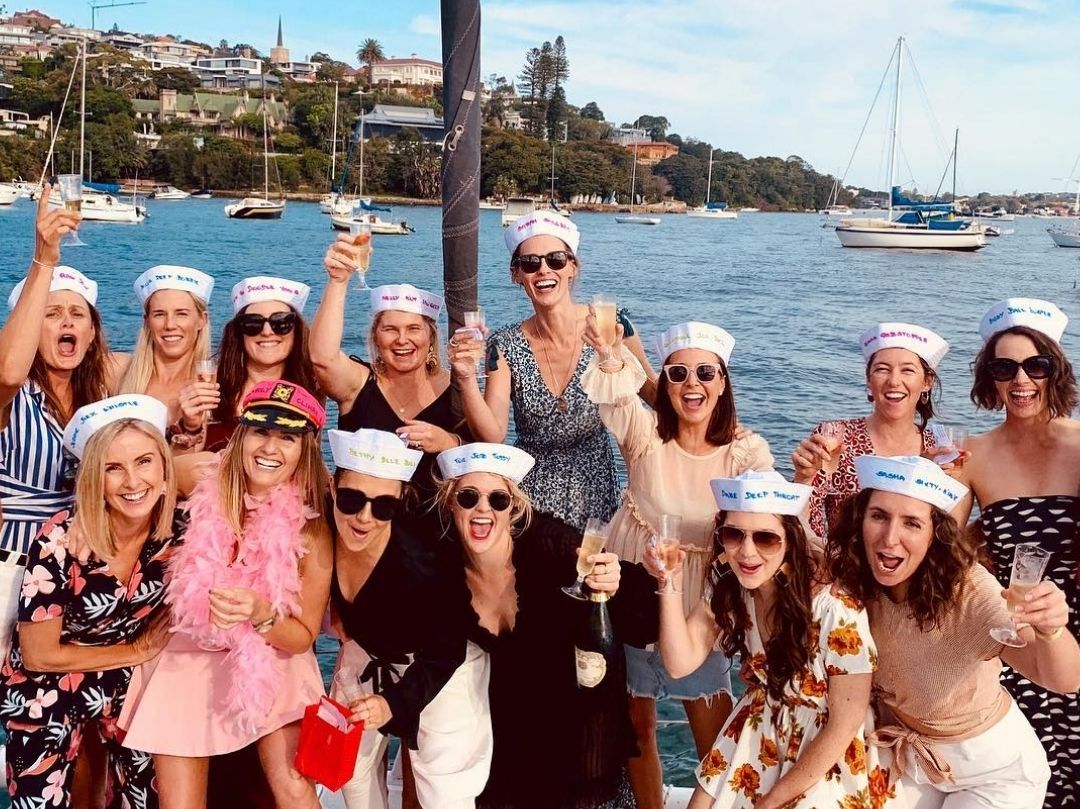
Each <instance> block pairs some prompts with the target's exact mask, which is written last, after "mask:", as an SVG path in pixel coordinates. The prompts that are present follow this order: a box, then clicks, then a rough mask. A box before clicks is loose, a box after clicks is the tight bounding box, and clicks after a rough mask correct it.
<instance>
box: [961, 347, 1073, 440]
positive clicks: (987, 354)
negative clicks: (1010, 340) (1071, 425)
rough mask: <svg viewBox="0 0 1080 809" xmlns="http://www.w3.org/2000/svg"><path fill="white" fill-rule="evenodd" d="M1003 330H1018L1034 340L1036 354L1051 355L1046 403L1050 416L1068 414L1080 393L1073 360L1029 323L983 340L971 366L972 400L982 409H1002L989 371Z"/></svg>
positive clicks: (1053, 417) (1003, 404) (1001, 403)
mask: <svg viewBox="0 0 1080 809" xmlns="http://www.w3.org/2000/svg"><path fill="white" fill-rule="evenodd" d="M1006 334H1019V335H1022V336H1024V337H1027V338H1028V339H1029V340H1031V342H1033V343H1034V344H1035V351H1036V353H1038V354H1049V355H1050V356H1051V357H1053V358H1054V370H1053V371H1051V372H1050V378H1049V379H1047V380H1046V407H1047V409H1048V410H1049V411H1050V418H1052V419H1056V418H1058V417H1060V416H1066V417H1067V416H1068V415H1069V414H1071V413H1072V412H1073V410H1075V409H1076V406H1077V404H1078V403H1080V394H1078V393H1077V388H1076V375H1075V374H1074V373H1073V367H1072V363H1070V362H1069V358H1068V357H1066V356H1065V352H1064V351H1062V350H1061V346H1060V345H1058V344H1057V341H1056V340H1051V339H1050V337H1048V336H1047V335H1045V334H1043V333H1042V332H1041V331H1036V330H1035V329H1032V328H1030V327H1028V326H1013V327H1012V328H1009V329H1005V330H1004V331H999V332H997V333H996V334H995V335H993V336H992V337H991V338H990V339H989V340H987V341H986V345H984V346H983V347H982V349H981V350H980V351H979V353H978V355H977V356H976V357H975V362H973V363H972V366H971V369H972V373H973V374H974V376H975V381H974V383H973V384H972V386H971V401H972V402H974V403H975V406H976V407H980V408H982V409H983V410H1001V408H1003V407H1004V406H1005V403H1004V402H1003V401H1002V400H1001V397H1000V396H998V392H997V387H996V386H995V384H994V377H992V376H991V375H990V363H991V362H993V361H994V359H995V358H996V357H995V355H996V353H997V344H998V340H1000V339H1001V338H1002V336H1003V335H1006Z"/></svg>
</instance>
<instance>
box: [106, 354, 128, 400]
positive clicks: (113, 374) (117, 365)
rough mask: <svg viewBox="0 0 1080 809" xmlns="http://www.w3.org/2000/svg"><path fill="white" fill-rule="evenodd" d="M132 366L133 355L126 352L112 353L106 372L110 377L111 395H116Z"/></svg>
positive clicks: (107, 361) (107, 362)
mask: <svg viewBox="0 0 1080 809" xmlns="http://www.w3.org/2000/svg"><path fill="white" fill-rule="evenodd" d="M129 365H131V354H129V353H127V352H126V351H110V352H109V357H108V359H107V360H106V366H105V372H106V374H107V375H108V385H109V393H111V394H113V395H115V394H116V393H117V392H118V388H119V387H120V380H121V379H123V378H124V374H125V373H127V369H128V366H129Z"/></svg>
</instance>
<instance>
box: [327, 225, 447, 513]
mask: <svg viewBox="0 0 1080 809" xmlns="http://www.w3.org/2000/svg"><path fill="white" fill-rule="evenodd" d="M370 249H371V248H370V247H365V246H356V245H353V244H352V243H351V242H350V240H349V237H348V236H340V237H338V240H337V241H336V242H334V243H333V244H332V245H331V246H330V248H329V249H328V250H327V251H326V257H325V258H324V264H325V266H326V272H327V275H328V276H329V277H328V280H327V284H326V289H325V291H324V292H323V297H322V301H321V302H320V303H319V310H318V311H317V312H316V313H315V320H314V321H313V322H312V326H311V341H310V344H311V362H312V365H313V366H314V369H315V377H316V379H317V380H318V382H319V387H320V389H321V390H323V391H325V392H326V395H327V396H329V397H330V398H331V399H333V400H334V401H335V402H337V403H338V410H339V413H340V416H339V418H338V427H339V428H340V429H342V430H345V431H347V432H351V431H354V430H357V429H359V428H361V427H365V428H368V429H374V430H386V431H388V432H395V433H397V434H398V435H400V436H401V437H402V439H404V440H406V441H408V443H409V446H411V447H414V448H415V449H419V450H421V451H422V452H423V453H424V458H423V460H422V461H421V463H420V468H419V469H418V470H417V474H416V475H415V476H414V483H415V485H416V486H417V487H418V489H419V491H420V494H421V496H422V499H424V500H428V499H430V498H431V497H432V496H433V495H434V493H435V480H434V478H433V476H432V470H433V469H434V465H435V456H436V455H438V454H439V453H440V452H442V451H443V450H446V449H449V448H450V447H456V446H459V445H460V444H461V439H460V438H458V436H457V434H456V432H457V431H458V430H460V426H459V424H458V422H459V419H457V418H456V417H455V416H454V413H453V411H452V409H451V405H450V397H451V390H450V373H449V372H448V371H446V370H444V369H443V368H442V367H441V366H440V363H439V330H438V325H437V323H438V320H439V314H440V313H441V312H442V309H443V299H442V298H440V297H439V296H438V295H434V294H432V293H430V292H427V291H426V290H423V289H417V288H416V287H414V286H412V285H411V284H391V285H387V286H381V287H376V288H375V289H372V290H371V317H372V320H371V329H370V331H369V332H368V352H369V356H370V357H371V362H370V364H369V363H366V362H364V361H363V360H361V359H358V358H356V357H351V356H349V355H347V354H346V353H345V352H344V351H342V350H341V343H342V335H343V331H344V325H345V301H346V297H347V295H348V289H349V280H350V279H351V278H352V275H353V273H354V272H355V271H356V267H357V263H358V260H359V258H360V255H361V254H362V253H363V252H364V251H365V250H370Z"/></svg>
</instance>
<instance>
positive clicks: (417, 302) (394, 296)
mask: <svg viewBox="0 0 1080 809" xmlns="http://www.w3.org/2000/svg"><path fill="white" fill-rule="evenodd" d="M443 305H444V301H443V299H442V298H441V297H440V296H438V295H436V294H434V293H433V292H428V291H427V290H426V289H419V288H418V287H414V286H413V285H412V284H384V285H383V286H381V287H375V288H374V289H372V290H371V313H372V314H376V313H377V312H387V311H394V312H409V313H410V314H414V315H423V316H424V317H430V318H431V319H432V320H438V319H439V314H440V313H441V312H442V310H443Z"/></svg>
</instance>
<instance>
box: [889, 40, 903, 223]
mask: <svg viewBox="0 0 1080 809" xmlns="http://www.w3.org/2000/svg"><path fill="white" fill-rule="evenodd" d="M903 69H904V38H903V37H900V38H899V39H897V40H896V99H895V100H894V104H893V121H892V137H891V141H892V143H891V144H890V146H889V219H890V220H891V219H892V197H893V191H892V190H893V186H894V185H896V130H897V129H899V128H900V74H901V73H902V72H903Z"/></svg>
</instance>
